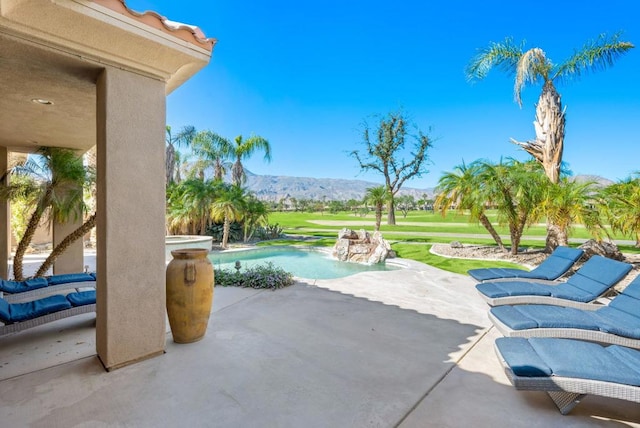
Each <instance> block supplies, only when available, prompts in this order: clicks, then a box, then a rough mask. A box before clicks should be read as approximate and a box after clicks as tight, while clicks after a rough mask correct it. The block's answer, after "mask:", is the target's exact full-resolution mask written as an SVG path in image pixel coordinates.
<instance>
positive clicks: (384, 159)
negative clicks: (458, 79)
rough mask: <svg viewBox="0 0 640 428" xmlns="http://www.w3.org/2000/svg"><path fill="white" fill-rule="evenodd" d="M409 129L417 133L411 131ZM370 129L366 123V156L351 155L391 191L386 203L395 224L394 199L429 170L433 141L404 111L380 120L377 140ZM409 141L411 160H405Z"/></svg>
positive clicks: (363, 154) (388, 214)
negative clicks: (404, 187) (382, 179)
mask: <svg viewBox="0 0 640 428" xmlns="http://www.w3.org/2000/svg"><path fill="white" fill-rule="evenodd" d="M409 127H413V128H415V131H416V133H415V134H412V133H410V132H409V129H408V128H409ZM370 133H371V130H370V128H369V125H368V124H367V123H366V122H365V124H364V132H363V144H364V146H365V151H364V153H361V152H360V151H358V150H354V151H352V152H351V156H353V157H354V158H356V160H357V161H358V164H359V165H360V169H361V170H363V171H370V170H373V171H378V172H379V173H380V174H382V175H383V176H384V180H385V186H386V189H387V192H389V200H388V201H387V210H388V213H387V224H390V225H393V224H396V217H395V207H394V197H395V195H396V193H398V190H400V188H401V187H402V185H403V184H404V183H405V181H407V180H409V179H411V178H414V177H421V176H422V175H423V174H426V173H427V172H428V171H427V169H426V168H425V164H426V163H427V161H428V159H429V158H428V156H427V149H428V148H429V147H431V139H430V138H429V137H428V136H427V135H426V134H424V133H423V132H422V131H420V130H419V129H417V128H416V127H415V126H414V125H412V124H410V123H409V122H408V120H407V118H406V117H405V115H404V114H403V113H402V112H392V113H389V114H388V115H387V116H386V117H383V118H381V119H380V122H379V124H378V128H377V130H376V131H375V137H374V138H375V141H372V138H371V136H370ZM407 140H412V141H413V146H412V150H411V151H410V156H411V157H410V159H409V160H405V159H404V158H403V155H405V145H406V143H407Z"/></svg>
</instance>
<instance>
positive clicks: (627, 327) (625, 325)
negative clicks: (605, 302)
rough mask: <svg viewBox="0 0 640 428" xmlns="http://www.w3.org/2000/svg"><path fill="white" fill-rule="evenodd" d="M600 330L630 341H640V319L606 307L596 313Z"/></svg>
mask: <svg viewBox="0 0 640 428" xmlns="http://www.w3.org/2000/svg"><path fill="white" fill-rule="evenodd" d="M594 317H595V318H596V319H597V320H598V325H599V326H600V330H602V331H604V332H607V333H611V334H617V335H618V336H622V337H628V338H630V339H640V318H639V317H638V316H635V315H631V314H628V313H626V312H622V311H619V310H618V309H616V308H611V307H608V306H605V307H604V308H602V309H598V310H597V311H595V313H594Z"/></svg>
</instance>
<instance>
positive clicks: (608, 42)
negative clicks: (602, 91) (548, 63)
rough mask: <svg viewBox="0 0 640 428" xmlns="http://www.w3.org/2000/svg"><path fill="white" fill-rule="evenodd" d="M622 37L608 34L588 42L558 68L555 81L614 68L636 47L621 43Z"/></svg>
mask: <svg viewBox="0 0 640 428" xmlns="http://www.w3.org/2000/svg"><path fill="white" fill-rule="evenodd" d="M620 36H621V33H616V34H614V35H613V36H611V37H610V38H609V37H607V35H606V34H600V36H598V38H597V39H595V40H591V41H589V42H587V43H586V44H585V45H584V46H583V47H582V49H580V50H578V51H576V52H575V53H574V54H573V55H572V56H571V57H570V58H569V59H567V60H566V61H565V62H563V63H562V64H560V65H559V66H558V67H557V69H556V71H555V73H554V76H553V79H556V78H558V79H567V78H569V77H573V78H579V77H580V76H581V75H582V73H584V72H588V71H598V70H605V69H606V68H607V67H611V66H613V64H614V62H615V61H616V59H618V58H619V57H621V56H622V55H624V54H625V53H627V52H628V51H629V50H630V49H633V48H634V47H635V46H634V45H633V44H632V43H631V42H625V41H621V40H620Z"/></svg>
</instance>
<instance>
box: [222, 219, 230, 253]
mask: <svg viewBox="0 0 640 428" xmlns="http://www.w3.org/2000/svg"><path fill="white" fill-rule="evenodd" d="M230 229H231V221H230V220H229V216H228V215H225V216H224V223H223V225H222V243H221V244H220V246H221V247H222V249H224V250H226V249H227V243H228V242H229V230H230Z"/></svg>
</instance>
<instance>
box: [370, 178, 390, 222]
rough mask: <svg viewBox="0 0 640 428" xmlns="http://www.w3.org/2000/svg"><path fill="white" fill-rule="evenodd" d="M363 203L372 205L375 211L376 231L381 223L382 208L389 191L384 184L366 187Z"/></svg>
mask: <svg viewBox="0 0 640 428" xmlns="http://www.w3.org/2000/svg"><path fill="white" fill-rule="evenodd" d="M364 200H365V203H369V204H371V205H373V207H374V211H375V213H376V228H375V230H376V232H378V231H379V230H380V223H382V209H383V208H384V206H385V204H386V203H387V201H388V200H389V192H388V191H387V188H386V187H385V186H376V187H369V188H367V193H366V194H365V196H364Z"/></svg>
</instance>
